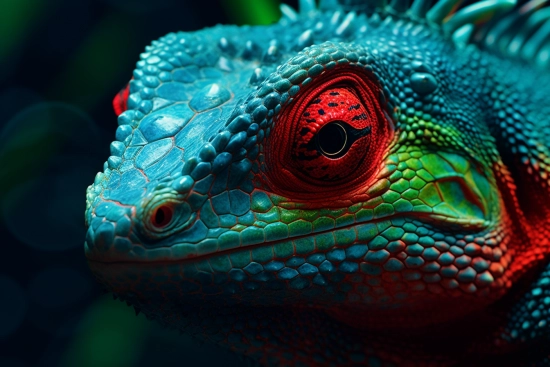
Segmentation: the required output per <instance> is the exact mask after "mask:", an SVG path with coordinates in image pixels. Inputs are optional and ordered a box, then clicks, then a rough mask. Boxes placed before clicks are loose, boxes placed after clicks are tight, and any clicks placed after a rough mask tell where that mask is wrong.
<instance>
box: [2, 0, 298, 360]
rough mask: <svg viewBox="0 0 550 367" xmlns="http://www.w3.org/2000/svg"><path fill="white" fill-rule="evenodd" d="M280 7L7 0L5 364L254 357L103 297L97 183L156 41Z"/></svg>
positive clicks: (218, 0) (255, 18)
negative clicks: (90, 253)
mask: <svg viewBox="0 0 550 367" xmlns="http://www.w3.org/2000/svg"><path fill="white" fill-rule="evenodd" d="M285 2H286V3H287V4H290V5H291V6H293V7H295V8H296V6H297V4H296V3H297V0H295V1H285ZM279 16H280V13H279V1H278V0H253V1H251V0H215V1H213V0H208V1H192V0H187V1H186V0H78V1H74V0H0V249H1V253H0V366H2V367H23V366H83V367H87V366H102V367H110V366H118V367H134V366H143V367H145V366H198V365H201V366H218V365H224V366H239V365H241V362H240V360H239V359H238V358H237V357H236V356H234V355H232V354H229V353H227V352H225V351H223V350H220V349H218V348H216V347H214V346H209V345H204V346H198V345H196V344H195V343H194V342H193V341H191V340H190V339H189V338H188V337H186V336H185V335H184V336H180V335H179V333H177V332H174V331H168V330H163V329H161V328H160V327H159V326H158V325H157V324H156V323H153V322H150V321H148V320H146V319H145V317H143V315H139V316H137V317H136V316H135V314H134V311H133V309H131V308H129V307H127V306H126V305H125V304H122V303H121V302H118V301H113V300H112V297H111V296H110V295H102V293H101V290H100V287H99V286H98V284H96V282H95V281H94V279H93V278H92V276H91V273H90V272H89V270H88V266H87V263H86V260H85V257H84V252H83V243H84V237H85V228H84V207H85V190H86V187H87V186H88V185H89V184H91V183H92V182H93V180H94V177H95V174H96V172H98V171H100V170H102V167H103V162H105V160H106V159H107V158H108V156H109V144H110V142H111V141H112V140H114V135H115V130H116V127H117V123H116V116H115V114H114V112H113V109H112V106H111V101H112V99H113V97H114V96H115V94H116V93H117V92H118V91H119V90H120V89H121V88H123V87H124V86H125V85H126V83H127V82H128V81H129V79H130V77H131V75H132V71H133V69H134V66H135V63H136V62H137V60H138V57H139V54H140V53H141V52H143V51H144V48H145V46H146V45H148V44H150V42H151V41H152V40H154V39H157V38H159V37H161V36H163V35H165V34H166V33H168V32H172V31H178V30H181V31H193V30H197V29H200V28H204V27H209V26H213V25H215V24H218V23H223V24H270V23H272V22H274V21H276V20H277V19H278V18H279Z"/></svg>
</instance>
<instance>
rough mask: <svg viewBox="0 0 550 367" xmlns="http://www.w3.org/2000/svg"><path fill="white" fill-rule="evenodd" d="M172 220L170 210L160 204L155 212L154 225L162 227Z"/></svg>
mask: <svg viewBox="0 0 550 367" xmlns="http://www.w3.org/2000/svg"><path fill="white" fill-rule="evenodd" d="M171 220H172V210H171V209H170V208H168V207H166V206H161V207H159V208H158V209H157V211H156V212H155V217H154V222H155V223H154V224H155V226H156V227H164V226H166V225H167V224H168V223H170V221H171Z"/></svg>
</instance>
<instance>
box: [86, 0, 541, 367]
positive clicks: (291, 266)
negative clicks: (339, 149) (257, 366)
mask: <svg viewBox="0 0 550 367" xmlns="http://www.w3.org/2000/svg"><path fill="white" fill-rule="evenodd" d="M406 3H407V2H403V1H393V2H392V4H390V5H384V2H383V1H371V2H360V1H348V2H343V4H341V5H336V4H332V2H324V4H323V5H322V9H321V10H318V9H315V7H314V6H312V5H311V3H310V2H309V1H302V2H301V6H302V9H301V12H300V14H296V13H294V12H293V11H291V10H290V9H289V8H284V14H285V16H284V17H283V18H282V19H281V20H280V22H279V23H277V24H273V25H271V26H261V27H247V26H245V27H235V26H217V27H214V28H210V29H205V30H201V31H197V32H193V33H175V34H169V35H167V36H165V37H163V38H161V39H160V40H158V41H155V42H153V44H152V45H151V46H149V47H148V48H147V49H146V52H145V53H143V54H142V55H141V60H140V61H139V62H138V63H137V68H136V70H135V71H134V74H133V79H132V80H131V82H130V84H129V91H126V93H124V92H123V93H121V94H120V96H119V97H118V98H117V99H116V100H115V104H116V109H117V110H118V111H119V112H120V113H121V114H120V115H119V117H118V122H119V127H118V129H117V132H116V141H115V142H113V143H112V144H111V154H112V156H111V157H109V159H108V161H107V162H106V164H105V169H104V172H103V173H99V174H98V175H97V176H96V180H95V182H94V184H93V185H92V186H90V187H89V189H88V192H87V210H86V223H87V225H88V233H87V238H86V244H85V250H86V256H87V257H88V259H89V263H90V267H91V269H92V271H93V272H94V274H95V275H96V277H97V278H98V280H99V281H100V282H102V283H103V284H105V286H106V287H107V288H108V289H109V290H110V291H112V292H114V293H115V294H116V295H117V296H119V297H120V298H122V299H123V300H126V301H127V302H129V303H130V304H132V305H133V306H135V307H136V309H138V310H140V311H142V312H144V313H145V315H146V316H148V317H150V318H153V319H156V320H157V321H159V322H160V323H162V324H164V325H166V326H169V327H174V328H178V329H181V330H182V331H185V332H188V333H191V334H194V335H196V336H197V337H198V338H201V339H204V340H207V341H210V342H214V343H218V344H220V345H222V346H224V347H226V348H229V349H231V350H234V351H236V352H238V353H240V354H243V355H245V356H248V357H251V358H252V359H253V360H255V361H257V362H260V363H261V364H263V365H287V366H290V365H296V366H298V365H300V366H303V365H318V366H330V365H372V366H378V365H457V364H464V365H486V364H487V363H490V364H493V363H502V362H505V361H510V360H511V359H510V358H517V361H516V362H514V363H517V364H518V365H519V364H520V362H521V363H525V364H530V363H540V364H542V363H548V362H549V358H550V357H549V356H550V348H549V347H548V346H549V345H550V265H549V261H548V258H549V254H550V242H549V241H548V235H549V230H548V228H549V227H548V226H549V220H550V219H549V218H550V217H549V213H548V208H547V206H546V205H547V203H548V202H549V183H550V180H549V177H548V170H549V169H550V168H549V167H550V162H549V160H550V158H549V157H550V153H549V151H548V149H549V146H550V140H549V138H548V136H550V134H549V133H550V119H549V118H548V115H549V113H550V107H549V104H548V101H549V100H548V87H547V86H548V85H550V74H548V73H547V72H545V71H544V70H542V69H538V68H535V66H533V64H532V63H530V62H525V61H514V60H512V59H511V58H510V57H508V58H507V55H506V54H504V53H502V52H500V54H499V53H498V52H494V51H491V50H494V47H493V48H492V49H491V47H490V44H489V41H488V40H489V39H490V36H492V37H493V41H494V37H495V34H496V35H497V36H498V37H500V38H498V37H497V38H498V40H502V39H504V38H505V37H508V41H509V40H510V39H511V37H512V36H513V35H514V34H511V33H510V32H515V33H518V34H519V33H520V32H521V27H520V29H519V30H514V27H512V26H510V24H511V23H510V22H509V23H508V25H509V26H508V27H502V24H504V22H505V21H507V19H508V20H509V19H520V20H521V19H522V21H523V20H525V17H526V15H524V16H523V18H521V17H520V15H521V14H524V13H525V11H526V8H525V7H524V8H520V10H519V13H518V12H517V11H516V10H510V12H509V13H507V14H512V15H510V16H508V18H506V16H505V17H504V18H502V19H501V18H498V17H496V18H495V19H496V20H494V21H493V23H490V25H486V26H481V27H478V31H476V32H477V33H474V36H476V35H477V41H476V42H477V45H476V44H471V43H470V44H469V43H468V42H467V41H468V40H467V37H466V36H465V34H467V32H466V31H467V30H468V27H469V26H466V27H460V26H461V25H463V24H465V23H467V22H466V21H465V20H464V19H466V20H472V21H475V20H476V19H478V18H484V19H486V18H487V15H491V14H493V13H494V14H496V13H499V11H502V10H507V9H508V7H509V5H510V3H507V4H504V5H502V3H501V4H500V5H499V4H497V5H495V4H493V5H490V4H489V5H487V4H485V7H483V6H481V8H482V10H483V11H482V12H481V13H480V14H481V15H480V14H478V13H476V12H475V8H467V9H464V10H463V11H462V12H459V13H457V14H455V15H454V16H452V17H450V18H449V17H447V19H446V23H443V25H442V26H441V25H440V24H441V22H442V19H444V18H445V16H446V15H447V14H448V13H449V12H450V11H451V9H452V8H453V5H456V3H458V1H443V2H440V4H439V5H438V6H439V7H437V6H435V7H433V8H430V5H429V2H426V1H415V2H414V3H413V5H412V7H410V8H409V7H408V5H407V4H406ZM489 3H490V2H489ZM512 5H513V4H512ZM536 5H537V6H538V5H540V4H538V3H537V4H536ZM491 6H493V7H491ZM499 6H500V7H499ZM348 9H354V10H356V11H357V13H355V12H347V10H348ZM429 9H431V10H430V11H428V10H429ZM533 9H534V7H533V6H531V8H527V11H528V13H529V14H535V13H536V11H534V10H533ZM426 12H427V14H426ZM518 14H520V15H518ZM495 16H496V15H495ZM461 17H462V18H461ZM468 17H469V18H468ZM453 22H454V23H453ZM516 23H517V22H516ZM499 26H500V28H501V31H500V33H498V32H497V31H496V30H498V29H499V28H498V27H499ZM457 29H458V31H456V32H454V31H455V30H457ZM453 32H454V33H453ZM535 36H536V35H533V36H532V37H535ZM453 38H454V42H453ZM472 39H475V37H473V38H472ZM529 39H532V38H529ZM486 40H487V42H485V41H486ZM484 42H485V43H484ZM525 42H527V41H525ZM497 43H498V42H497ZM487 49H489V50H487ZM542 51H544V46H542ZM542 51H541V52H542ZM539 56H540V55H539ZM126 98H127V99H126ZM123 111H124V112H123ZM334 121H339V123H340V124H341V126H344V127H345V128H346V129H347V130H346V134H348V135H347V137H348V138H349V139H350V140H349V141H351V143H346V144H348V146H347V147H346V148H345V149H344V150H343V154H342V153H339V154H340V155H339V156H327V155H325V154H324V153H322V152H321V150H322V143H319V141H322V140H321V138H319V137H318V135H319V136H320V134H321V131H323V130H322V128H323V127H324V126H326V125H327V124H330V123H333V122H334ZM325 131H326V130H325ZM335 131H336V130H333V133H334V132H335ZM332 135H334V134H332ZM316 139H317V140H316ZM335 139H336V138H335ZM354 139H355V140H354ZM336 141H337V139H336ZM315 144H317V145H315ZM182 358H185V357H184V356H182ZM545 361H546V362H545Z"/></svg>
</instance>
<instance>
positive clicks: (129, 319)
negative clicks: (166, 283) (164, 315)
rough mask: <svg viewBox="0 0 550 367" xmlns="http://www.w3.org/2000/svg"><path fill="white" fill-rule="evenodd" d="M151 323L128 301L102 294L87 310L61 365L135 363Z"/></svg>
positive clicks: (111, 366)
mask: <svg viewBox="0 0 550 367" xmlns="http://www.w3.org/2000/svg"><path fill="white" fill-rule="evenodd" d="M150 327H151V323H150V321H148V320H147V319H145V317H143V316H141V317H136V316H135V315H134V312H133V310H131V309H130V308H128V307H127V306H126V305H125V304H123V303H121V302H114V301H113V300H112V299H111V297H110V296H105V297H101V298H100V299H98V300H97V301H96V302H95V303H94V304H92V305H91V306H90V308H89V309H88V310H87V311H86V312H85V314H84V316H83V318H82V320H81V322H80V325H79V326H78V331H77V333H76V336H75V337H74V339H73V340H72V343H70V344H69V347H68V349H67V352H66V354H65V356H64V358H63V359H62V361H61V364H60V366H62V367H73V366H80V367H96V366H102V367H127V366H134V365H136V363H137V361H138V360H139V358H140V351H141V350H143V343H144V342H145V338H146V335H147V333H148V331H149V328H150Z"/></svg>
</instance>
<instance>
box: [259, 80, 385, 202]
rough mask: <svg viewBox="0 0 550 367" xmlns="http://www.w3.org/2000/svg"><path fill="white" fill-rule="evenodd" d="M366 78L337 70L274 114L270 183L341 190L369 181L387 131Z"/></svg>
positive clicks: (374, 87) (268, 163)
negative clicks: (336, 72)
mask: <svg viewBox="0 0 550 367" xmlns="http://www.w3.org/2000/svg"><path fill="white" fill-rule="evenodd" d="M371 78H372V77H370V76H368V75H364V74H359V73H356V72H352V71H351V70H349V69H345V70H343V71H342V70H340V71H339V72H338V74H336V75H332V77H324V78H322V79H323V80H324V82H323V81H321V82H317V83H315V84H314V85H313V86H311V87H308V88H307V89H306V90H303V91H301V92H300V94H299V95H298V96H296V97H295V99H294V101H293V102H292V103H291V104H290V105H289V106H288V107H287V108H285V109H284V110H283V111H281V112H280V113H279V115H278V117H277V118H276V121H275V123H274V126H273V131H272V132H271V135H270V136H269V138H268V139H267V142H266V147H265V150H264V154H265V159H266V175H267V178H268V180H269V181H270V182H271V186H274V188H280V189H281V191H284V192H285V193H288V192H289V191H290V192H292V193H305V194H307V193H316V192H319V191H333V190H334V191H335V192H340V193H344V192H343V191H342V190H345V189H346V188H352V187H357V183H358V181H359V182H360V183H361V184H362V185H364V184H367V183H368V181H369V179H370V178H372V176H373V175H374V173H375V171H376V170H377V169H378V168H379V166H380V162H379V161H380V158H381V155H382V154H383V153H384V151H385V149H386V147H387V143H388V139H389V136H390V130H391V128H390V122H389V121H388V120H387V118H386V117H385V114H384V112H383V110H382V107H381V106H380V102H379V101H378V96H379V95H380V88H379V87H378V86H377V85H376V84H375V83H374V82H373V81H372V80H371Z"/></svg>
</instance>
